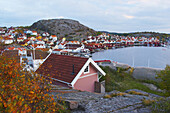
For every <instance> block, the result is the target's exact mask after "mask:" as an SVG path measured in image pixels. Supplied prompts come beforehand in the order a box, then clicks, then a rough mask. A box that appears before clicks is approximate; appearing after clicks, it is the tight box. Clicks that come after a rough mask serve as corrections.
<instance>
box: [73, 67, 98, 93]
mask: <svg viewBox="0 0 170 113" xmlns="http://www.w3.org/2000/svg"><path fill="white" fill-rule="evenodd" d="M95 81H98V73H97V70H96V69H95V68H94V67H93V66H92V65H91V64H90V65H89V73H86V74H84V72H83V73H82V75H81V76H80V77H79V79H78V80H77V82H76V83H75V84H74V89H77V90H81V91H89V92H94V91H95V90H94V88H95Z"/></svg>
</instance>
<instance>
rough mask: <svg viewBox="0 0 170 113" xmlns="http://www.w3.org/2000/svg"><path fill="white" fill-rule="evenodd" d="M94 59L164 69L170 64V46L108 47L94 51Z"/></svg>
mask: <svg viewBox="0 0 170 113" xmlns="http://www.w3.org/2000/svg"><path fill="white" fill-rule="evenodd" d="M92 59H93V60H94V61H96V60H111V61H115V62H118V63H123V64H128V65H130V66H132V67H150V68H159V69H164V68H165V67H166V65H170V48H165V47H142V46H139V47H126V48H118V49H108V50H103V51H100V52H95V53H93V54H92Z"/></svg>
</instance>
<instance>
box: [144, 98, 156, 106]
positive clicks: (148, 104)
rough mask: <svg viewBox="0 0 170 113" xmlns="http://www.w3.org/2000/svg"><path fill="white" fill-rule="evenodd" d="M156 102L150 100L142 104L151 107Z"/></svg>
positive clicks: (145, 100)
mask: <svg viewBox="0 0 170 113" xmlns="http://www.w3.org/2000/svg"><path fill="white" fill-rule="evenodd" d="M154 102H155V100H150V99H143V100H142V104H143V105H145V106H150V105H152V104H153V103H154Z"/></svg>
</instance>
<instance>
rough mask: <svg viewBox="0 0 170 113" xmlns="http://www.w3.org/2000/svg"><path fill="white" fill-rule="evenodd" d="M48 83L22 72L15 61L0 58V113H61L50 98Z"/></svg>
mask: <svg viewBox="0 0 170 113" xmlns="http://www.w3.org/2000/svg"><path fill="white" fill-rule="evenodd" d="M47 91H50V82H49V81H47V80H46V79H45V78H44V77H42V76H40V75H35V74H34V73H29V72H26V71H24V70H23V68H22V66H21V65H20V63H18V62H17V61H16V60H15V59H10V58H6V57H4V56H0V112H10V113H12V112H14V113H15V112H21V113H27V112H37V113H40V112H50V113H51V112H52V113H54V112H63V111H65V107H64V106H63V105H61V104H59V103H58V102H55V101H54V99H53V96H50V95H49V94H48V93H47Z"/></svg>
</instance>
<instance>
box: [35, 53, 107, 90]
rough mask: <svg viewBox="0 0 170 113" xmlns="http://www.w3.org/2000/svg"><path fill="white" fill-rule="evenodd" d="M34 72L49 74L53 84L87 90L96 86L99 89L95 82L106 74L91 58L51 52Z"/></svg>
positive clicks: (94, 88)
mask: <svg viewBox="0 0 170 113" xmlns="http://www.w3.org/2000/svg"><path fill="white" fill-rule="evenodd" d="M36 73H38V74H41V75H44V76H46V75H49V78H51V79H52V80H53V84H56V85H62V86H65V87H70V88H73V89H77V90H81V91H89V92H95V91H97V90H96V88H99V89H100V87H96V83H99V79H100V78H101V77H102V76H105V75H106V73H105V72H104V71H103V70H102V69H101V68H100V67H99V66H98V65H97V64H96V63H95V62H94V61H93V60H92V59H91V58H82V57H74V56H66V55H57V54H51V55H50V56H49V57H48V58H47V59H46V60H45V61H44V62H43V63H42V65H41V66H40V67H39V68H38V69H37V70H36ZM97 86H98V85H97ZM102 88H103V87H102ZM102 88H101V89H102ZM100 92H104V91H100Z"/></svg>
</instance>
